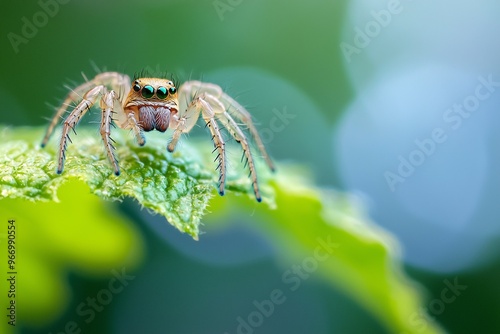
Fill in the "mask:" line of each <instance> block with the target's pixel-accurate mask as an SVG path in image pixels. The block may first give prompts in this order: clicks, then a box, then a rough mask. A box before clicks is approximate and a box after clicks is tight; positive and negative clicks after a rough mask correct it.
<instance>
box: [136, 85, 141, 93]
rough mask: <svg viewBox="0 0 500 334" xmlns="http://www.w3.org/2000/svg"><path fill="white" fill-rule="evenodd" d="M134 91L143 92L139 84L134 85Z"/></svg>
mask: <svg viewBox="0 0 500 334" xmlns="http://www.w3.org/2000/svg"><path fill="white" fill-rule="evenodd" d="M134 90H135V91H136V92H138V91H140V90H141V85H139V84H135V85H134Z"/></svg>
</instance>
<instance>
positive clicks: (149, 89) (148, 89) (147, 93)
mask: <svg viewBox="0 0 500 334" xmlns="http://www.w3.org/2000/svg"><path fill="white" fill-rule="evenodd" d="M153 95H155V89H154V88H153V86H150V85H146V86H144V87H142V96H143V97H145V98H146V99H149V98H150V97H152V96H153Z"/></svg>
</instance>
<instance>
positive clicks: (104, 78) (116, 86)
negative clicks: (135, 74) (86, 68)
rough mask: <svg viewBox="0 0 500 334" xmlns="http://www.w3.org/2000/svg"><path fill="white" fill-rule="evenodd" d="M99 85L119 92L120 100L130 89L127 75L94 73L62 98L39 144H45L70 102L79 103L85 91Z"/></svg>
mask: <svg viewBox="0 0 500 334" xmlns="http://www.w3.org/2000/svg"><path fill="white" fill-rule="evenodd" d="M100 85H103V86H110V87H111V88H112V89H113V90H115V91H118V92H120V94H119V99H121V100H122V99H124V97H125V96H126V95H127V94H128V90H130V78H129V77H128V76H127V75H124V74H120V73H118V72H104V73H100V74H98V75H96V76H95V77H94V79H92V80H91V81H87V82H85V83H83V84H81V85H80V86H78V87H76V88H75V89H72V90H70V92H69V93H68V95H67V96H66V98H65V99H64V102H63V103H62V104H61V107H59V109H57V111H56V113H55V115H54V116H53V117H52V120H51V122H50V124H49V127H48V128H47V131H46V132H45V136H44V137H43V140H42V144H41V146H42V147H45V146H46V145H47V142H48V141H49V139H50V137H51V135H52V133H53V132H54V129H55V127H56V126H57V124H58V123H59V119H60V118H61V117H62V116H63V115H64V113H65V112H66V111H67V110H68V107H69V106H70V104H71V103H79V102H80V101H81V100H82V99H83V97H82V96H83V95H84V94H85V93H86V92H88V91H90V90H91V89H93V88H95V87H96V86H100Z"/></svg>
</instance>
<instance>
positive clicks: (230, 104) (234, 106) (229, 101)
mask: <svg viewBox="0 0 500 334" xmlns="http://www.w3.org/2000/svg"><path fill="white" fill-rule="evenodd" d="M219 98H220V99H221V101H222V103H223V104H224V105H225V106H226V108H227V110H228V111H229V112H232V113H233V116H234V117H235V118H237V119H238V120H239V121H241V122H243V123H244V124H245V125H246V126H247V127H248V131H250V135H251V136H252V138H253V139H254V140H255V144H256V145H257V148H258V149H259V151H260V153H261V154H262V156H263V157H264V160H265V161H266V163H267V165H268V166H269V169H270V170H271V171H273V172H274V171H275V170H276V167H275V166H274V163H273V161H272V160H271V158H270V156H269V154H268V153H267V151H266V148H265V146H264V143H263V142H262V138H261V137H260V135H259V132H258V131H257V128H256V127H255V125H254V124H253V121H252V117H251V116H250V113H249V112H248V111H247V110H246V109H245V108H243V106H242V105H240V104H239V103H238V102H236V101H235V100H234V99H233V98H231V97H230V96H229V95H227V94H226V93H222V94H221V96H219Z"/></svg>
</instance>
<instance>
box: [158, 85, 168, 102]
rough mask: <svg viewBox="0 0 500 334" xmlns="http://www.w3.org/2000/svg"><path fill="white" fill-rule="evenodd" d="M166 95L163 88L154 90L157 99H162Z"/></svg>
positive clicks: (165, 90)
mask: <svg viewBox="0 0 500 334" xmlns="http://www.w3.org/2000/svg"><path fill="white" fill-rule="evenodd" d="M167 95H168V92H167V89H166V88H165V87H162V86H160V87H158V89H157V90H156V96H158V98H159V99H164V98H166V97H167Z"/></svg>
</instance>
